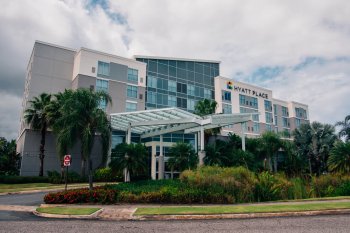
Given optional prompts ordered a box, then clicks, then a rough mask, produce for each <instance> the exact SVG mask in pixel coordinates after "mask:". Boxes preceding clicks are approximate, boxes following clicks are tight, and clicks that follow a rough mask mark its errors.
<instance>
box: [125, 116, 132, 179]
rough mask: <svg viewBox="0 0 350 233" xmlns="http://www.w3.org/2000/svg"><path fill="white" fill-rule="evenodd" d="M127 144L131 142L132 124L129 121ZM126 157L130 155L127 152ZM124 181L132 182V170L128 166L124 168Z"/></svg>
mask: <svg viewBox="0 0 350 233" xmlns="http://www.w3.org/2000/svg"><path fill="white" fill-rule="evenodd" d="M125 141H126V144H130V143H131V124H130V123H129V126H128V130H127V131H126V140H125ZM125 157H128V155H127V154H126V155H125ZM124 182H130V172H129V170H128V169H127V168H125V169H124Z"/></svg>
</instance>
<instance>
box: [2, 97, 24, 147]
mask: <svg viewBox="0 0 350 233" xmlns="http://www.w3.org/2000/svg"><path fill="white" fill-rule="evenodd" d="M0 96H1V101H0V110H1V115H0V135H1V137H5V138H6V139H7V140H11V139H14V138H16V137H17V135H18V129H19V126H20V122H19V113H20V111H21V103H22V99H21V98H20V97H18V96H16V95H13V94H7V93H4V92H0Z"/></svg>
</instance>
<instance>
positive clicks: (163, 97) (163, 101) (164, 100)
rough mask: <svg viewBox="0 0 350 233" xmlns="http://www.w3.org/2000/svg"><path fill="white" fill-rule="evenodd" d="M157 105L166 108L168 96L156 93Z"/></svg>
mask: <svg viewBox="0 0 350 233" xmlns="http://www.w3.org/2000/svg"><path fill="white" fill-rule="evenodd" d="M157 104H160V105H163V106H167V105H168V95H164V94H161V93H157Z"/></svg>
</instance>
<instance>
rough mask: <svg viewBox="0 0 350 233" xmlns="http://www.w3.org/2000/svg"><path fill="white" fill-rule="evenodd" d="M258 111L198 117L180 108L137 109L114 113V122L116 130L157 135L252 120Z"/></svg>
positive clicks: (148, 135) (149, 135) (112, 116)
mask: <svg viewBox="0 0 350 233" xmlns="http://www.w3.org/2000/svg"><path fill="white" fill-rule="evenodd" d="M253 114H257V113H238V114H213V115H208V116H204V117H201V116H198V115H196V114H193V113H190V112H187V111H185V110H182V109H179V108H162V109H154V110H143V111H136V112H122V113H112V114H111V123H112V128H113V129H115V130H121V131H127V130H128V129H130V130H131V132H134V133H137V134H140V135H141V138H147V137H154V136H158V135H161V134H165V133H172V132H176V131H184V133H194V132H198V131H200V130H201V128H202V127H203V128H204V129H211V128H217V127H221V126H226V125H231V124H235V123H242V122H246V121H249V120H251V119H252V115H253Z"/></svg>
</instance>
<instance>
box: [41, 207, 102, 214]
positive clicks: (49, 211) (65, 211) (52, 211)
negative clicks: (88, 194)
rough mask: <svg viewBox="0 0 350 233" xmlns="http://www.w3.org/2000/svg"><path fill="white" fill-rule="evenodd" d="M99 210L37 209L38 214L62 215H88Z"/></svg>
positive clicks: (70, 208)
mask: <svg viewBox="0 0 350 233" xmlns="http://www.w3.org/2000/svg"><path fill="white" fill-rule="evenodd" d="M100 209H101V208H73V207H39V208H37V209H36V211H38V212H39V213H46V214H64V215H90V214H92V213H95V212H96V211H98V210H100Z"/></svg>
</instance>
